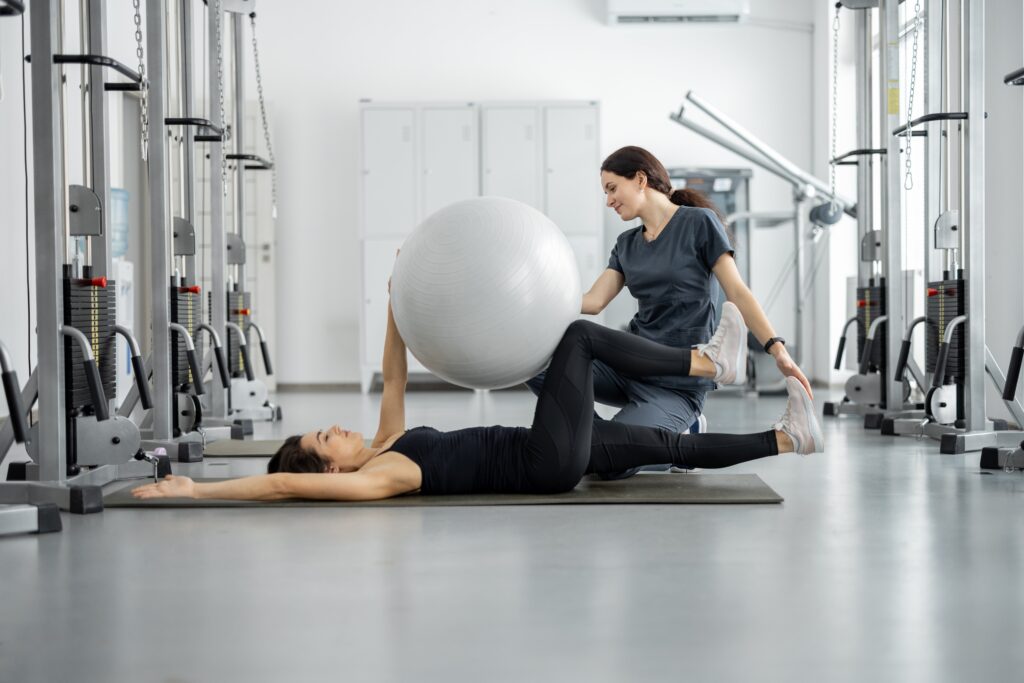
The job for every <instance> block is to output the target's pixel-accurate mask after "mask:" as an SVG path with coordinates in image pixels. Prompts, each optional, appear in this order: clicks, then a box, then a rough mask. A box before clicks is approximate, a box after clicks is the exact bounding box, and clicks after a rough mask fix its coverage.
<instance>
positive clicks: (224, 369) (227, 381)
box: [213, 346, 231, 389]
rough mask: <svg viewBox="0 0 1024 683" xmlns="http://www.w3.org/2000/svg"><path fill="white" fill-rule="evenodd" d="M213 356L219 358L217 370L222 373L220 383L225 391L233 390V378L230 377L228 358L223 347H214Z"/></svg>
mask: <svg viewBox="0 0 1024 683" xmlns="http://www.w3.org/2000/svg"><path fill="white" fill-rule="evenodd" d="M213 355H214V356H216V357H217V370H219V371H220V383H221V386H223V387H224V388H225V389H230V388H231V377H230V376H229V375H228V357H227V356H226V355H224V347H223V346H214V347H213Z"/></svg>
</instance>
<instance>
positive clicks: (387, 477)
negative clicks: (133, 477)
mask: <svg viewBox="0 0 1024 683" xmlns="http://www.w3.org/2000/svg"><path fill="white" fill-rule="evenodd" d="M396 473H399V470H398V469H397V468H386V467H381V468H377V469H374V470H371V471H368V472H362V471H360V472H345V473H335V474H296V473H291V472H278V473H275V474H261V475H258V476H254V477H243V478H241V479H228V480H225V481H217V482H195V481H192V479H190V478H189V477H178V476H174V475H170V476H168V477H166V478H165V479H163V480H162V481H160V482H158V483H154V484H147V485H145V486H140V487H138V488H136V489H134V490H133V491H132V495H134V496H135V497H136V498H140V499H146V498H197V499H218V500H285V499H288V498H305V499H311V500H377V499H380V498H390V497H391V496H397V495H400V494H402V493H408V492H409V491H413V490H415V489H416V488H417V487H416V485H415V484H414V483H413V482H412V481H410V480H409V478H408V477H401V476H395V474H396Z"/></svg>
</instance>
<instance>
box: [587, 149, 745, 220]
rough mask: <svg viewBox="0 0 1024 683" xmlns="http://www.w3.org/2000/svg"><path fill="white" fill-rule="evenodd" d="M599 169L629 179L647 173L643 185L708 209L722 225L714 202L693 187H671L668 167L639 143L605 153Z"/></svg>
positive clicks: (678, 202)
mask: <svg viewBox="0 0 1024 683" xmlns="http://www.w3.org/2000/svg"><path fill="white" fill-rule="evenodd" d="M601 170H602V171H608V172H609V173H614V174H615V175H619V176H622V177H623V178H628V179H629V180H632V179H633V178H635V177H636V174H637V173H639V172H641V171H643V174H644V175H645V176H647V185H648V186H649V187H651V188H652V189H654V190H657V191H658V192H661V193H662V194H664V195H666V196H667V197H668V198H669V200H671V202H672V203H673V204H676V205H678V206H693V207H696V208H699V209H709V210H711V211H714V212H715V215H716V216H718V220H720V221H722V225H725V216H723V215H722V212H721V211H719V209H718V207H717V206H715V204H714V202H712V201H711V200H710V199H708V198H707V195H705V194H704V193H703V192H698V191H697V190H688V189H680V190H676V189H673V188H672V181H671V180H669V177H668V171H666V170H665V166H664V165H663V164H662V163H661V162H660V161H658V159H657V157H655V156H654V155H653V154H651V153H650V152H648V151H647V150H646V149H644V148H643V147H632V146H630V147H622V148H621V149H617V150H615V151H614V152H612V153H611V154H609V155H608V158H607V159H605V160H604V161H603V162H602V163H601Z"/></svg>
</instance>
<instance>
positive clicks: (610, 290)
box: [580, 268, 626, 315]
mask: <svg viewBox="0 0 1024 683" xmlns="http://www.w3.org/2000/svg"><path fill="white" fill-rule="evenodd" d="M625 284H626V278H625V277H624V276H623V275H622V273H620V272H619V271H617V270H615V269H613V268H605V271H604V272H603V273H601V275H600V276H599V277H598V278H597V280H595V281H594V284H593V285H592V286H591V287H590V291H588V292H587V293H586V294H584V295H583V306H582V307H581V309H580V312H581V313H583V314H585V315H597V314H598V313H600V312H601V311H603V310H604V309H605V307H606V306H607V305H608V304H610V303H611V301H612V299H614V298H615V297H616V296H618V294H619V292H621V291H622V288H623V286H624V285H625Z"/></svg>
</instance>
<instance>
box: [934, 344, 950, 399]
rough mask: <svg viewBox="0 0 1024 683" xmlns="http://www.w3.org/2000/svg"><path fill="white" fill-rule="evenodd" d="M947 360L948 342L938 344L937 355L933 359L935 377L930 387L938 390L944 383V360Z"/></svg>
mask: <svg viewBox="0 0 1024 683" xmlns="http://www.w3.org/2000/svg"><path fill="white" fill-rule="evenodd" d="M948 358H949V342H947V341H941V342H939V353H938V355H937V356H936V357H935V376H934V377H933V378H932V386H933V387H935V388H936V389H938V388H939V387H941V386H942V385H943V384H945V383H946V360H947V359H948Z"/></svg>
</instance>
